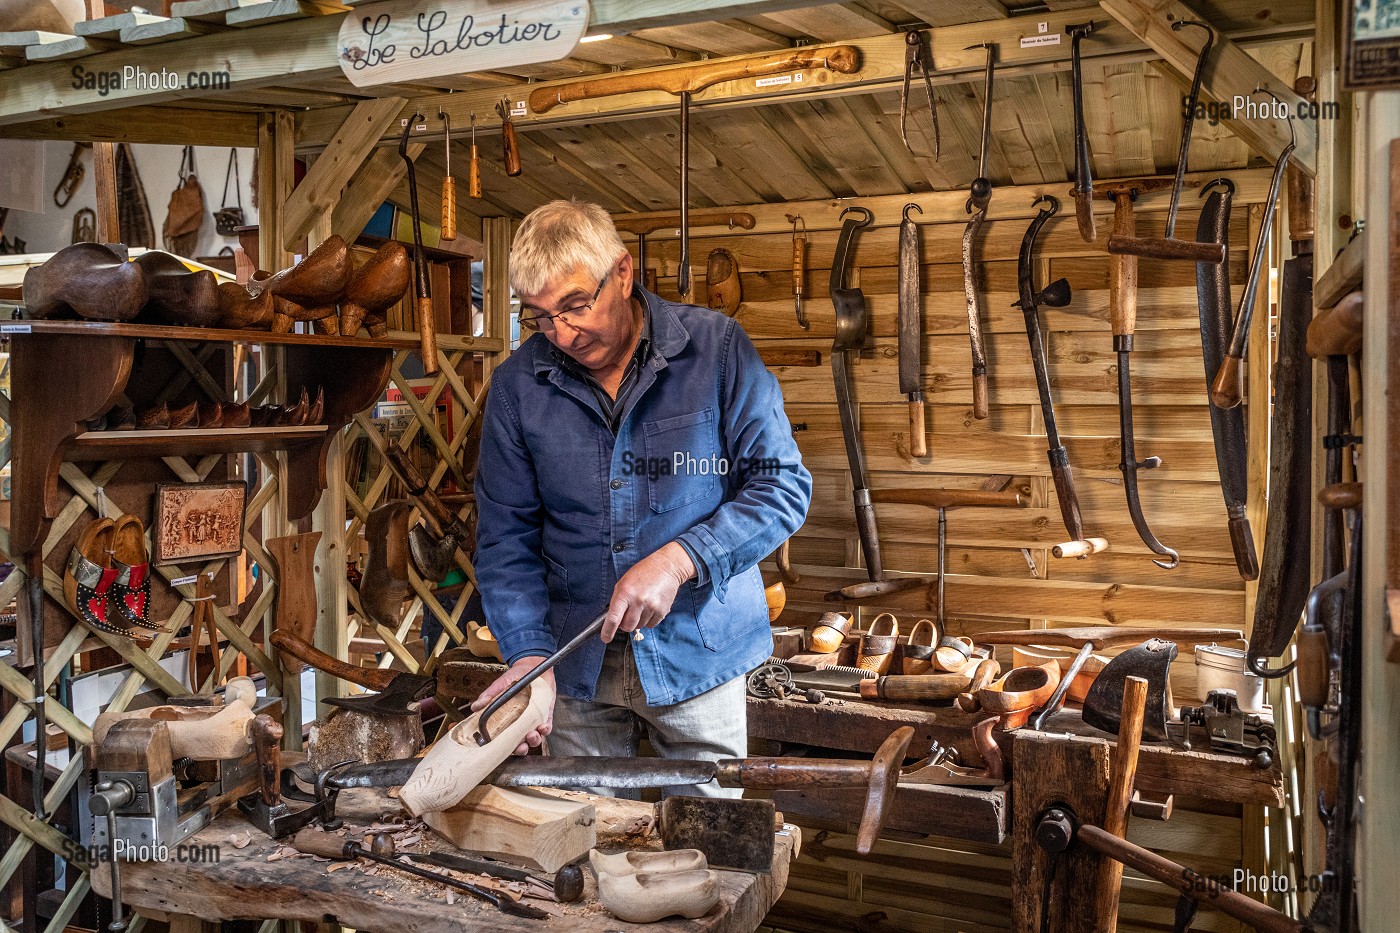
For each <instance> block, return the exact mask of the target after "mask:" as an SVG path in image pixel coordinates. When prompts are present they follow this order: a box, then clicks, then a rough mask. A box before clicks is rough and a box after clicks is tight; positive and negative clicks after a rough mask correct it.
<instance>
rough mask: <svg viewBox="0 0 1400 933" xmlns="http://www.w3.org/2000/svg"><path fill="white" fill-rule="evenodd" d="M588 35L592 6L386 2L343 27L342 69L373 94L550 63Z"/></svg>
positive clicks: (542, 1)
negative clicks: (396, 85) (399, 85)
mask: <svg viewBox="0 0 1400 933" xmlns="http://www.w3.org/2000/svg"><path fill="white" fill-rule="evenodd" d="M587 28H588V2H587V0H523V2H522V0H512V2H502V0H466V2H463V0H386V2H383V3H369V4H364V5H361V6H357V7H355V8H354V9H353V10H352V11H351V12H350V15H348V16H346V17H345V20H344V22H342V23H341V24H340V36H339V44H340V67H341V70H342V71H344V72H345V76H346V77H347V78H349V79H350V83H351V84H353V85H355V86H356V87H368V86H370V85H374V84H384V83H387V82H405V81H421V80H424V79H428V78H436V77H441V76H443V75H456V74H465V73H469V72H473V71H489V70H492V69H497V68H508V67H512V66H516V65H530V64H535V63H538V62H551V61H557V60H558V59H561V58H566V57H568V56H569V55H570V54H571V53H572V52H573V50H574V46H575V45H577V44H578V40H579V37H580V36H582V35H583V33H584V30H585V29H587Z"/></svg>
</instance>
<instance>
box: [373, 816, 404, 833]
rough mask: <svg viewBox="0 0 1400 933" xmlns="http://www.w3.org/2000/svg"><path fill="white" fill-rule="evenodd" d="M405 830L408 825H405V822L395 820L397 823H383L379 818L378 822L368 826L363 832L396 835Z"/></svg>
mask: <svg viewBox="0 0 1400 933" xmlns="http://www.w3.org/2000/svg"><path fill="white" fill-rule="evenodd" d="M407 828H408V824H407V823H405V822H403V821H402V820H397V821H395V822H384V821H383V818H382V817H381V818H380V820H378V821H376V822H374V823H371V824H370V826H369V829H367V830H365V832H367V833H398V832H403V831H404V830H405V829H407Z"/></svg>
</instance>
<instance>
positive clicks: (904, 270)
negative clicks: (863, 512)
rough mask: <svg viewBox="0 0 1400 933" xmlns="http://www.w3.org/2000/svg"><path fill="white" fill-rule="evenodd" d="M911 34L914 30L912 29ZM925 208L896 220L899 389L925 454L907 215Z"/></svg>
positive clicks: (919, 281) (913, 238)
mask: <svg viewBox="0 0 1400 933" xmlns="http://www.w3.org/2000/svg"><path fill="white" fill-rule="evenodd" d="M910 35H911V36H912V35H913V33H912V32H911V33H910ZM911 210H915V211H918V212H919V213H920V214H922V213H923V212H924V209H923V208H922V207H920V206H919V205H917V204H915V203H913V202H912V201H911V202H910V203H908V204H906V205H904V215H903V216H904V219H903V220H901V221H900V223H899V391H901V392H903V393H904V394H905V395H907V396H909V456H911V457H927V456H928V441H927V439H926V437H925V435H924V384H923V356H924V354H923V349H924V325H923V318H922V315H921V313H920V312H921V311H922V307H921V305H922V302H923V291H924V289H923V275H922V272H923V244H922V242H921V241H922V239H923V238H922V237H920V236H919V225H918V224H916V223H914V219H913V218H912V217H910V216H909V212H910V211H911Z"/></svg>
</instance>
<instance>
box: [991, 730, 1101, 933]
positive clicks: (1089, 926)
mask: <svg viewBox="0 0 1400 933" xmlns="http://www.w3.org/2000/svg"><path fill="white" fill-rule="evenodd" d="M1011 757H1012V764H1011V774H1012V782H1011V795H1012V799H1014V800H1015V801H1016V806H1015V808H1014V810H1013V813H1012V824H1011V826H1012V834H1011V835H1012V838H1013V839H1015V840H1017V844H1016V845H1014V846H1012V854H1011V876H1012V878H1014V879H1015V882H1014V884H1013V888H1012V892H1011V903H1012V905H1013V906H1012V910H1013V915H1012V925H1011V929H1012V930H1014V931H1015V933H1034V931H1036V930H1039V929H1040V910H1041V906H1040V905H1041V897H1042V895H1043V893H1044V890H1045V872H1046V871H1047V870H1048V869H1049V867H1050V865H1051V861H1050V856H1049V855H1048V853H1046V852H1045V850H1043V849H1041V848H1040V846H1038V845H1036V844H1035V841H1034V840H1035V825H1036V821H1037V819H1038V817H1039V816H1040V814H1041V813H1042V812H1043V811H1044V810H1045V809H1047V808H1048V807H1050V806H1053V805H1056V804H1065V805H1068V806H1069V807H1071V808H1072V809H1073V810H1074V813H1075V815H1076V816H1077V817H1078V819H1079V820H1080V821H1082V822H1086V823H1093V824H1094V825H1096V826H1098V825H1102V824H1103V819H1104V811H1105V809H1106V805H1107V802H1108V781H1109V745H1108V743H1107V742H1104V741H1076V742H1066V741H1065V740H1064V739H1063V738H1061V737H1057V736H1052V735H1045V734H1043V733H1039V732H1029V731H1026V730H1021V731H1018V732H1016V733H1014V737H1013V739H1012V745H1011ZM1102 863H1103V859H1102V858H1101V857H1100V856H1098V855H1097V854H1095V853H1094V852H1092V851H1090V850H1088V849H1086V848H1084V847H1083V846H1076V847H1073V848H1071V849H1070V850H1069V851H1068V852H1065V853H1063V854H1061V855H1059V856H1058V857H1057V858H1056V859H1055V864H1054V872H1055V881H1054V887H1053V888H1052V893H1051V908H1050V914H1051V921H1050V929H1052V930H1056V931H1061V933H1094V931H1096V930H1098V929H1100V926H1099V924H1098V922H1097V918H1095V917H1094V916H1093V914H1094V910H1093V908H1094V904H1095V903H1096V901H1097V897H1096V888H1097V885H1098V883H1099V879H1100V866H1101V865H1102Z"/></svg>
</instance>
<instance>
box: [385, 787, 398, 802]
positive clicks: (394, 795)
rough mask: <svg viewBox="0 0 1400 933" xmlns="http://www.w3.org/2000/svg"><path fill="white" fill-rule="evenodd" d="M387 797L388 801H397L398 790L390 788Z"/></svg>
mask: <svg viewBox="0 0 1400 933" xmlns="http://www.w3.org/2000/svg"><path fill="white" fill-rule="evenodd" d="M388 797H389V799H390V800H398V799H399V789H398V788H397V787H391V788H389V790H388Z"/></svg>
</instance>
